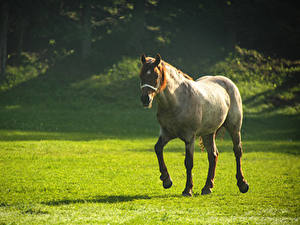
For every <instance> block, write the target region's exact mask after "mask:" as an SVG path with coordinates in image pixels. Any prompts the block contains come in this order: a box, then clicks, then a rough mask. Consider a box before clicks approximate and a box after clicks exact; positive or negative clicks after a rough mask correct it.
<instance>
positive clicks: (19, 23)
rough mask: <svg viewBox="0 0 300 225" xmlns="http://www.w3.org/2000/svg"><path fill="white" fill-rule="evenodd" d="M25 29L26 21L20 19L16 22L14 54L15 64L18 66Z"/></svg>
mask: <svg viewBox="0 0 300 225" xmlns="http://www.w3.org/2000/svg"><path fill="white" fill-rule="evenodd" d="M25 28H26V20H25V19H24V18H20V19H18V21H17V35H18V36H17V52H16V60H15V64H16V65H20V63H21V61H22V60H21V59H22V56H21V54H22V51H23V42H24V33H25Z"/></svg>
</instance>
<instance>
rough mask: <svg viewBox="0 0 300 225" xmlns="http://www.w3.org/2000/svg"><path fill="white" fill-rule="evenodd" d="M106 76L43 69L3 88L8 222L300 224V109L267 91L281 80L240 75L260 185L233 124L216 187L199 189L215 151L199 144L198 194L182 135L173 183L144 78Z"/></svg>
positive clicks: (0, 198)
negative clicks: (159, 151)
mask: <svg viewBox="0 0 300 225" xmlns="http://www.w3.org/2000/svg"><path fill="white" fill-rule="evenodd" d="M112 74H114V73H113V72H112ZM57 77H60V76H57ZM57 77H56V78H57ZM102 77H103V76H101V75H93V76H91V77H87V78H85V79H78V80H73V81H70V82H68V83H65V82H60V83H59V82H58V80H56V79H54V78H51V76H48V77H38V78H35V79H33V80H31V81H28V82H25V83H23V84H21V85H19V86H18V87H15V88H12V89H10V90H6V91H5V92H1V93H0V94H1V96H0V174H1V176H0V224H299V219H300V182H299V180H300V132H299V125H300V116H299V112H297V109H295V108H292V107H286V108H278V110H277V109H274V108H270V107H269V105H268V103H266V102H265V101H263V100H262V98H263V96H264V95H263V94H262V93H264V91H265V90H266V89H270V90H271V88H272V87H271V86H266V85H265V86H260V85H259V84H256V85H255V88H254V87H253V86H251V85H252V84H251V83H243V84H242V85H241V84H240V89H241V92H242V95H243V96H244V102H245V107H244V109H245V118H244V126H243V130H242V135H243V148H244V155H243V158H242V160H243V169H244V174H245V178H246V179H247V181H248V183H249V185H250V189H249V192H248V193H246V194H241V193H240V192H239V190H238V187H237V186H236V180H235V160H234V154H233V152H232V144H231V142H230V140H229V139H228V136H227V135H225V136H224V137H223V138H219V139H218V143H217V146H218V149H219V152H220V156H219V160H218V165H217V170H216V178H215V187H214V188H213V193H212V194H211V195H206V196H201V195H200V193H201V188H202V187H203V186H204V184H205V179H206V175H207V170H208V161H207V154H206V153H205V152H203V151H201V149H200V147H199V146H196V152H195V164H194V169H193V175H194V196H193V197H191V198H189V197H182V196H181V192H182V191H183V189H184V186H185V179H186V178H185V168H184V144H183V143H182V142H180V141H179V140H174V141H172V142H170V143H169V144H168V145H167V146H166V149H165V160H166V164H167V166H168V169H169V172H170V175H171V177H172V179H173V184H174V185H173V186H172V188H170V189H168V190H165V189H163V187H162V184H161V181H160V180H159V175H160V174H159V170H158V163H157V159H156V156H155V153H154V150H153V146H154V144H155V142H156V140H157V136H158V131H159V129H158V124H157V122H156V120H155V107H154V109H152V110H148V111H146V110H144V109H142V107H141V106H140V103H139V96H138V93H139V89H138V80H137V78H135V77H129V78H124V79H123V80H121V82H117V83H116V84H110V83H109V82H108V80H105V79H104V80H103V78H102ZM111 80H114V78H113V77H112V78H111ZM46 81H47V82H46ZM59 81H60V80H59ZM58 83H59V85H57V84H58ZM246 85H248V86H246ZM120 87H126V88H124V89H120ZM250 91H251V93H250ZM252 92H253V93H252ZM253 96H257V98H256V100H255V99H254V100H253V101H250V100H249V99H251V97H253Z"/></svg>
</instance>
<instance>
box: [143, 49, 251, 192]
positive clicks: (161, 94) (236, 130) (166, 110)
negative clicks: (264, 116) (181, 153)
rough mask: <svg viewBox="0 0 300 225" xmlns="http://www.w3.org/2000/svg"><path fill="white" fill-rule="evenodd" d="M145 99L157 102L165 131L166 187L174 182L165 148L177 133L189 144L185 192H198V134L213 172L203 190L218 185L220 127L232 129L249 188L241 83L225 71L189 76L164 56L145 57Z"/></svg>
mask: <svg viewBox="0 0 300 225" xmlns="http://www.w3.org/2000/svg"><path fill="white" fill-rule="evenodd" d="M141 62H142V67H141V71H140V75H139V77H140V81H141V83H140V85H141V86H140V88H141V102H142V104H143V106H144V107H145V108H151V107H152V102H153V99H154V98H155V99H156V101H157V120H158V122H159V124H160V133H159V138H158V141H157V143H156V144H155V146H154V149H155V153H156V156H157V159H158V164H159V170H160V174H161V175H160V180H161V181H162V184H163V187H164V188H166V189H167V188H170V187H171V186H172V184H173V182H172V179H171V177H170V175H169V173H168V170H167V166H166V164H165V162H164V157H163V148H164V146H165V145H166V144H167V143H168V142H169V141H170V140H173V139H175V138H179V139H181V140H182V141H183V142H184V143H185V160H184V164H185V167H186V178H187V179H186V185H185V189H184V191H183V192H182V195H183V196H192V195H193V191H192V189H193V177H192V168H193V157H194V144H195V139H196V137H200V138H201V139H202V142H203V145H204V147H205V149H206V151H207V153H208V162H209V168H208V174H207V179H206V183H205V185H204V187H203V188H202V190H201V195H206V194H210V193H211V192H212V188H213V186H214V178H215V169H216V163H217V159H218V155H219V153H218V149H217V146H216V141H215V138H216V133H217V131H218V130H219V129H220V128H221V127H225V128H226V130H227V131H228V132H229V134H230V136H231V138H232V142H233V151H234V155H235V159H236V179H237V186H238V188H239V190H240V192H241V193H246V192H247V191H248V189H249V184H248V183H247V181H246V180H245V178H244V175H243V171H242V166H241V157H242V153H243V151H242V143H241V127H242V118H243V112H242V100H241V96H240V93H239V90H238V88H237V87H236V85H235V84H234V83H233V82H232V81H231V80H230V79H229V78H226V77H224V76H204V77H201V78H199V79H198V80H196V81H194V80H193V79H192V78H191V77H190V76H188V75H187V74H185V73H183V72H182V71H180V70H178V69H176V68H175V67H174V66H172V65H170V64H168V63H167V62H165V61H163V60H162V59H161V56H160V55H159V54H157V55H156V57H155V58H152V57H146V56H145V54H143V55H142V56H141Z"/></svg>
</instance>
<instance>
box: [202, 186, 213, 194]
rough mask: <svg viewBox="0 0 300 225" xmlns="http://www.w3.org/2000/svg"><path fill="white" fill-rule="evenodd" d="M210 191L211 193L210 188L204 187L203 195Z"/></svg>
mask: <svg viewBox="0 0 300 225" xmlns="http://www.w3.org/2000/svg"><path fill="white" fill-rule="evenodd" d="M210 193H211V189H210V188H207V187H204V188H202V191H201V195H208V194H210Z"/></svg>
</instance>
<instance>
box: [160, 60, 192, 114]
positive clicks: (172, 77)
mask: <svg viewBox="0 0 300 225" xmlns="http://www.w3.org/2000/svg"><path fill="white" fill-rule="evenodd" d="M180 73H181V72H179V71H178V70H177V69H175V68H174V67H171V66H166V75H165V76H166V77H165V79H166V87H165V89H164V90H163V91H162V92H161V93H160V94H159V99H158V106H159V107H160V108H165V107H168V108H171V107H175V106H176V105H177V104H178V95H180V92H181V91H180V90H181V89H183V88H185V85H183V84H184V83H185V82H187V80H186V79H185V78H184V76H183V75H182V74H180Z"/></svg>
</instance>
